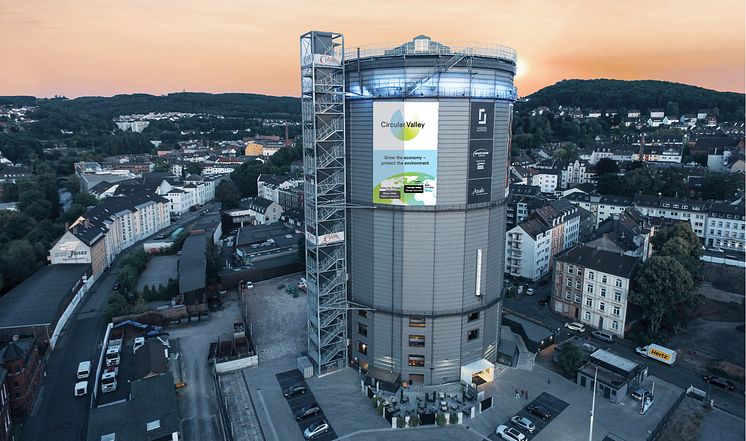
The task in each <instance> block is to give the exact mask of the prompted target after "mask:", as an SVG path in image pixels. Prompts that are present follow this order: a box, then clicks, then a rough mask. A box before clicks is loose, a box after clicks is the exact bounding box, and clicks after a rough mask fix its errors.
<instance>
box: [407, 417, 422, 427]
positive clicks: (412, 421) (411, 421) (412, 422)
mask: <svg viewBox="0 0 746 441" xmlns="http://www.w3.org/2000/svg"><path fill="white" fill-rule="evenodd" d="M419 425H420V415H419V414H415V415H414V416H412V417H410V418H409V427H417V426H419Z"/></svg>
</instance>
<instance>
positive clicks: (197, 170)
mask: <svg viewBox="0 0 746 441" xmlns="http://www.w3.org/2000/svg"><path fill="white" fill-rule="evenodd" d="M204 168H205V166H204V165H202V164H200V163H199V162H189V163H187V165H186V167H184V171H185V172H186V174H187V175H199V174H202V170H203V169H204Z"/></svg>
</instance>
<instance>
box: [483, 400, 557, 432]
mask: <svg viewBox="0 0 746 441" xmlns="http://www.w3.org/2000/svg"><path fill="white" fill-rule="evenodd" d="M537 405H539V406H542V407H543V408H545V409H547V410H548V411H549V412H550V413H551V414H552V417H551V418H549V419H547V420H546V421H544V420H542V419H541V418H539V417H538V416H536V415H534V414H532V413H531V412H529V411H528V410H526V408H528V407H529V406H537ZM567 406H569V404H568V403H566V402H564V401H562V400H560V399H559V398H557V397H555V396H554V395H552V394H548V393H546V392H543V393H542V394H541V395H539V396H538V397H537V398H536V399H534V400H533V401H531V402H530V403H529V404H527V405H526V406H524V407H523V409H521V410H520V411H519V412H518V413H516V415H518V416H522V417H525V418H528V419H529V420H531V422H532V423H534V425H535V426H536V429H534V431H533V432H532V433H529V432H528V430H525V429H523V428H520V427H516V426H515V425H513V423H511V422H510V419H508V420H507V421H505V422H504V423H503V424H504V425H506V426H508V427H512V428H514V429H517V430H518V431H519V432H521V433H523V434H524V435H526V437H527V438H533V437H535V436H536V435H538V434H539V433H540V432H541V431H542V430H544V429H545V428H546V427H547V426H548V425H549V424H550V423H551V422H552V421H554V419H555V418H557V417H558V416H559V414H561V413H562V411H563V410H565V409H566V408H567ZM490 439H491V440H496V441H497V440H500V439H501V438H500V436H498V435H497V433H493V434H492V435H490Z"/></svg>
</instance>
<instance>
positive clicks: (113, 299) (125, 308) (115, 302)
mask: <svg viewBox="0 0 746 441" xmlns="http://www.w3.org/2000/svg"><path fill="white" fill-rule="evenodd" d="M128 313H129V305H128V304H127V299H126V298H124V296H123V295H121V294H119V293H116V292H115V293H112V294H111V295H110V296H109V299H108V300H107V301H106V306H104V317H105V318H106V321H107V322H110V321H111V319H112V318H114V317H118V316H120V315H125V314H128Z"/></svg>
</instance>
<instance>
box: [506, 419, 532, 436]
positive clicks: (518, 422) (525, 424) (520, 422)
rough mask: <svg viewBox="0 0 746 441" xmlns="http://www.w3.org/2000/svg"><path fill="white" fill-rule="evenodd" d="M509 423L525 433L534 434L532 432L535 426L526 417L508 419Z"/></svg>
mask: <svg viewBox="0 0 746 441" xmlns="http://www.w3.org/2000/svg"><path fill="white" fill-rule="evenodd" d="M510 422H511V423H513V424H514V425H515V426H516V427H518V428H520V429H523V430H525V431H527V432H528V433H534V430H536V425H535V424H534V423H533V422H532V421H531V420H530V419H528V418H526V417H522V416H519V415H516V416H514V417H513V418H511V419H510Z"/></svg>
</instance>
